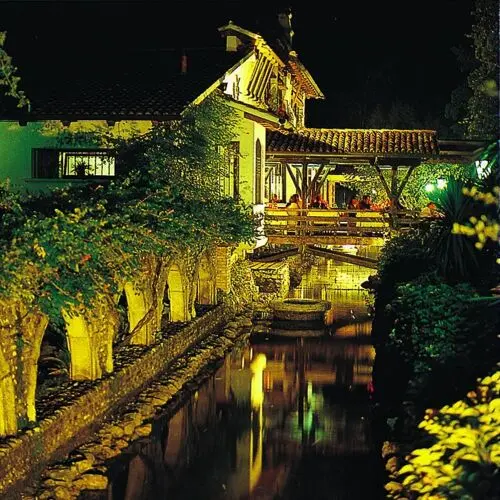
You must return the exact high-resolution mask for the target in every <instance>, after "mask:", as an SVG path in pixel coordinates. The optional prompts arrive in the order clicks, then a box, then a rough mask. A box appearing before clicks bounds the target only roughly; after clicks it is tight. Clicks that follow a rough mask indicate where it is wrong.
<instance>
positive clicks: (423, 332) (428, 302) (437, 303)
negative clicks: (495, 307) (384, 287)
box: [389, 276, 499, 378]
mask: <svg viewBox="0 0 500 500" xmlns="http://www.w3.org/2000/svg"><path fill="white" fill-rule="evenodd" d="M477 298H478V295H477V293H476V292H475V291H474V289H473V288H472V287H471V286H470V285H468V284H465V283H462V284H457V285H448V284H446V283H443V282H442V281H441V280H439V279H437V278H435V277H433V276H423V277H421V278H420V279H418V280H416V281H413V282H411V283H408V284H405V285H401V286H400V287H399V288H398V290H397V297H396V298H395V299H394V300H393V301H392V302H391V305H390V307H391V312H392V314H393V316H394V318H395V321H394V326H393V329H392V331H391V333H390V335H389V345H390V346H393V347H395V348H396V349H397V350H398V352H399V353H400V354H401V356H402V357H403V359H404V360H405V361H406V362H407V363H408V365H410V366H411V367H412V371H413V374H414V376H415V377H417V378H418V377H420V376H422V375H426V374H428V373H429V372H431V371H432V370H433V369H434V368H435V367H436V366H438V365H449V366H451V365H457V366H461V367H466V366H469V367H474V366H476V365H477V364H480V363H479V361H481V362H484V361H486V358H487V356H486V355H482V356H480V360H478V359H474V355H478V346H481V349H482V348H485V347H488V346H491V347H492V348H493V346H494V345H495V344H497V343H498V342H497V339H496V338H495V335H494V333H495V332H496V328H498V327H499V324H498V320H497V321H495V320H494V318H491V313H492V311H490V310H489V309H488V307H489V306H488V301H478V300H477ZM478 319H480V321H479V322H480V323H481V324H479V322H478ZM478 327H479V328H478ZM479 352H481V351H479ZM483 354H484V353H483ZM475 363H476V365H475Z"/></svg>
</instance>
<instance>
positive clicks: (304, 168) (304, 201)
mask: <svg viewBox="0 0 500 500" xmlns="http://www.w3.org/2000/svg"><path fill="white" fill-rule="evenodd" d="M307 166H308V163H307V160H305V159H304V163H303V164H302V208H307V197H308V195H309V193H308V185H307Z"/></svg>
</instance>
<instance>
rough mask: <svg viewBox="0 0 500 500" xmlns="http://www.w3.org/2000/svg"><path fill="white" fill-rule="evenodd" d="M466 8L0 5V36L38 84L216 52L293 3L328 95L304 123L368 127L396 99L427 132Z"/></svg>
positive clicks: (437, 114)
mask: <svg viewBox="0 0 500 500" xmlns="http://www.w3.org/2000/svg"><path fill="white" fill-rule="evenodd" d="M472 1H473V0H459V1H453V0H419V1H418V2H401V1H395V0H384V1H379V2H376V1H363V2H354V1H352V0H348V1H344V2H340V1H327V2H320V1H316V2H313V1H309V0H303V1H295V2H288V3H285V4H277V3H275V2H272V1H268V2H263V1H261V0H258V1H256V2H252V1H250V0H246V1H205V2H203V3H202V4H201V6H199V5H198V3H194V2H189V1H184V2H181V1H164V2H151V1H145V0H143V1H141V2H122V1H109V2H104V1H97V0H96V1H86V2H76V1H67V2H55V1H52V2H29V1H15V2H5V1H0V30H7V32H8V38H7V44H6V49H7V50H8V52H9V53H10V54H11V55H13V56H14V58H15V62H16V64H17V65H18V66H19V70H20V73H21V75H22V73H23V72H22V67H23V66H24V67H26V65H28V66H29V68H30V70H32V69H33V68H37V70H36V71H37V72H38V75H39V78H40V84H41V85H43V73H46V72H47V71H56V70H55V69H54V68H58V69H57V71H60V70H61V68H64V67H65V65H68V66H69V65H71V64H75V63H76V62H79V61H81V63H82V64H84V63H83V61H84V60H86V59H87V60H92V59H93V58H96V57H100V58H113V57H117V54H122V55H123V54H126V53H127V51H128V50H131V49H134V50H144V49H157V48H173V47H176V48H178V47H183V46H184V47H202V46H207V45H208V46H217V45H220V44H221V43H222V41H221V39H220V35H219V33H218V31H217V27H219V26H221V25H223V24H225V23H227V22H228V21H229V20H230V19H231V20H233V21H234V22H235V23H237V24H240V25H241V26H243V27H247V26H248V28H249V29H252V28H253V27H254V26H255V25H256V24H257V25H259V22H261V25H263V24H265V23H266V22H269V21H270V20H273V22H274V19H275V17H276V12H277V10H278V6H279V5H284V6H290V7H291V8H292V13H293V19H292V25H293V29H294V31H295V36H294V40H293V46H294V49H295V50H296V51H297V52H298V54H299V57H300V58H301V60H302V61H303V63H304V64H305V65H306V67H307V68H308V69H309V71H310V73H311V74H312V75H313V77H314V78H315V80H316V82H317V83H318V85H319V87H320V88H321V90H322V91H323V93H324V94H325V96H326V100H325V101H308V108H307V117H308V118H307V120H308V123H307V125H308V126H323V127H366V126H367V116H368V115H369V113H370V112H371V111H373V109H374V108H375V107H376V106H377V105H379V106H380V107H381V109H382V110H383V111H384V113H386V112H387V111H388V110H389V108H390V106H391V105H392V104H393V103H394V102H395V101H397V102H401V103H405V104H408V105H409V106H411V107H412V108H413V109H414V110H415V114H416V116H417V118H418V120H419V123H420V124H421V125H422V126H425V125H427V126H428V127H429V128H432V127H435V126H436V120H441V122H442V121H443V115H444V107H445V105H446V103H447V102H448V101H449V97H450V94H451V92H452V90H453V89H454V88H456V87H457V86H458V85H459V83H460V82H461V81H462V80H463V78H464V74H463V73H461V71H460V68H459V63H458V62H457V59H456V57H455V55H454V54H453V52H452V48H453V47H456V46H459V45H465V44H468V43H470V42H468V41H467V38H466V36H465V35H466V34H467V33H470V32H471V24H472V17H471V14H470V12H471V10H472ZM41 65H42V66H41ZM410 125H411V124H410Z"/></svg>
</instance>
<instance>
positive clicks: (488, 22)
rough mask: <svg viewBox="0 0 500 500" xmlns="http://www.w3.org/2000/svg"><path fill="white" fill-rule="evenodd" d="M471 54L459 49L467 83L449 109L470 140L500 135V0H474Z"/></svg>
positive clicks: (455, 96)
mask: <svg viewBox="0 0 500 500" xmlns="http://www.w3.org/2000/svg"><path fill="white" fill-rule="evenodd" d="M472 13H473V16H474V24H473V26H472V32H471V34H470V35H469V38H470V39H471V40H472V44H471V47H469V48H468V53H466V54H465V57H464V53H463V51H460V52H458V51H457V52H458V56H459V58H460V59H459V62H460V63H461V66H462V70H463V71H464V72H466V73H467V77H466V79H465V82H464V83H463V84H461V85H460V87H459V88H457V89H456V90H455V91H454V92H453V94H452V96H451V102H450V104H449V105H448V106H447V108H446V116H447V117H448V118H451V119H452V120H453V122H454V124H455V125H454V126H453V130H454V131H455V133H462V134H463V135H462V136H463V137H464V138H469V139H480V140H484V139H497V138H498V104H499V102H498V70H499V65H498V29H499V27H498V1H496V0H493V1H492V0H474V9H473V12H472Z"/></svg>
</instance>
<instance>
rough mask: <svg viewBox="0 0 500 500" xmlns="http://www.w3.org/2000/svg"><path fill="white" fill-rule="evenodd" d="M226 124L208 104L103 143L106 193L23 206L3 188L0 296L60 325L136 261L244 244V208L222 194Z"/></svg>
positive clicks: (60, 192)
mask: <svg viewBox="0 0 500 500" xmlns="http://www.w3.org/2000/svg"><path fill="white" fill-rule="evenodd" d="M231 116H232V115H231V110H230V108H228V106H227V105H226V104H224V103H223V102H222V100H221V99H219V98H217V97H209V98H207V100H206V101H205V102H204V103H202V104H201V105H199V106H196V107H192V108H190V109H189V110H188V111H187V112H186V114H185V117H184V119H183V120H181V121H179V122H176V123H174V124H172V123H168V124H155V125H153V127H152V129H151V131H150V132H148V133H146V134H143V135H141V136H134V137H132V138H130V139H128V140H121V139H119V140H118V139H115V138H109V137H106V140H107V141H113V145H114V146H115V148H116V153H117V166H118V169H119V174H118V176H117V178H116V179H115V180H113V181H111V182H109V183H107V184H104V183H102V184H99V183H89V184H87V185H83V186H82V185H78V186H76V187H66V188H63V189H56V190H53V191H52V192H50V193H49V194H48V195H32V196H28V197H21V196H19V195H17V194H16V193H14V192H12V191H11V190H10V188H9V186H8V184H6V183H4V184H2V185H1V186H0V226H1V228H2V229H4V231H2V236H1V237H0V246H1V247H2V248H3V249H4V252H3V254H2V255H1V256H0V295H2V296H5V297H14V298H17V299H21V300H23V301H25V302H28V303H32V304H33V305H36V306H38V307H40V308H41V310H42V311H43V312H45V313H47V314H48V315H49V317H50V318H51V320H53V321H59V320H60V312H61V309H62V308H63V307H66V306H68V305H71V304H72V305H76V304H82V305H84V306H90V305H91V303H92V299H93V298H94V297H96V296H98V295H99V294H102V293H103V292H104V293H107V294H111V295H113V294H116V293H118V290H119V289H120V286H121V285H122V284H123V282H124V281H127V280H130V279H131V277H132V276H133V275H134V273H137V269H138V268H139V262H140V259H141V257H142V256H144V255H147V254H151V253H153V254H156V255H158V256H163V255H168V254H169V253H172V252H173V251H176V252H179V253H181V254H182V252H183V251H184V252H185V251H186V249H188V248H189V249H191V250H192V251H193V252H194V253H197V252H200V251H203V250H204V249H206V248H208V247H210V246H212V245H216V244H218V243H221V242H227V243H233V242H234V243H236V242H239V241H250V240H251V239H252V237H253V231H254V229H253V227H254V226H253V219H252V215H251V212H250V210H249V207H246V206H244V205H243V204H241V203H240V202H237V201H235V200H233V199H232V198H229V197H227V196H225V195H224V193H222V192H221V189H220V186H221V179H222V177H223V176H224V175H227V171H226V165H227V163H226V162H225V151H226V148H227V147H228V146H229V144H230V141H231V140H232V139H233V138H234V136H233V134H234V125H235V123H234V119H232V118H231ZM94 138H95V137H94ZM73 139H74V140H85V139H88V138H85V137H82V136H80V137H76V138H73ZM63 140H64V141H65V142H68V141H69V140H70V139H69V138H67V137H64V138H63ZM183 249H184V250H183Z"/></svg>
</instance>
